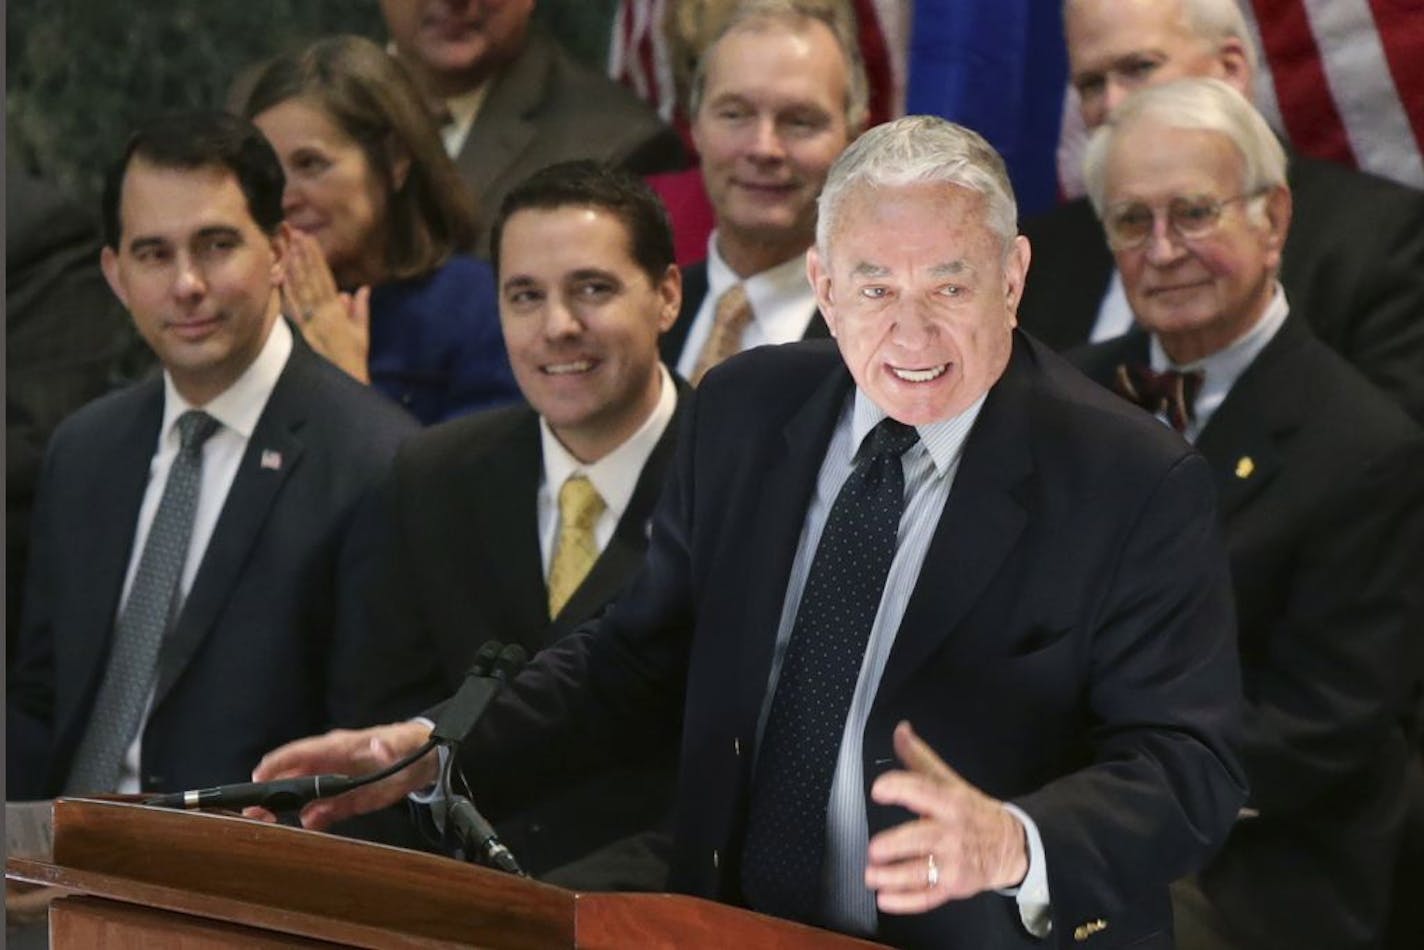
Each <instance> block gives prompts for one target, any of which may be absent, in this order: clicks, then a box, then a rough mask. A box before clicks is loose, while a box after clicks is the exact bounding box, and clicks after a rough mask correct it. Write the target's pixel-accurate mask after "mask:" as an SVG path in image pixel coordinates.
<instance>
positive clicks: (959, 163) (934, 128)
mask: <svg viewBox="0 0 1424 950" xmlns="http://www.w3.org/2000/svg"><path fill="white" fill-rule="evenodd" d="M912 184H946V185H958V186H959V187H961V188H967V189H968V190H970V191H973V192H976V193H978V194H981V195H983V196H984V199H985V201H986V203H987V205H988V213H987V214H986V216H985V224H986V225H987V226H988V228H989V230H990V231H992V232H993V233H994V234H996V235H998V237H999V238H1000V239H1001V240H1002V241H1003V242H1004V246H1005V250H1006V251H1007V249H1008V247H1009V246H1010V244H1011V243H1012V242H1013V239H1014V237H1015V236H1017V234H1018V206H1017V204H1016V203H1015V201H1014V188H1013V185H1011V184H1010V183H1009V173H1008V170H1007V169H1005V167H1004V160H1003V159H1002V158H1001V157H1000V156H999V153H998V152H996V151H994V147H993V146H992V145H990V144H989V143H988V142H986V141H985V140H984V138H983V136H981V135H980V134H979V133H978V132H975V131H973V130H972V129H967V128H965V127H964V126H962V125H956V124H955V123H953V122H950V121H948V120H946V119H941V118H939V117H938V116H932V115H909V116H905V117H904V118H903V119H896V120H895V121H894V122H887V123H885V124H884V125H877V126H876V127H875V128H873V129H871V130H870V131H869V132H866V133H865V134H864V135H862V136H861V137H860V138H858V139H856V141H855V142H854V143H853V144H852V145H851V146H850V147H849V148H847V149H846V150H845V151H844V152H842V153H841V155H840V157H839V158H837V159H836V161H835V164H834V165H832V166H831V170H830V173H829V174H828V175H827V176H826V184H825V187H824V188H822V189H821V196H820V198H819V199H818V201H817V218H816V247H817V248H818V249H819V250H820V253H821V255H822V256H823V257H824V256H826V255H828V254H829V250H830V236H831V235H832V234H834V233H835V228H836V218H837V217H838V215H839V213H840V208H841V205H842V204H844V202H845V199H846V195H847V194H848V193H849V192H850V191H852V190H853V189H855V188H857V187H868V188H893V187H897V186H904V185H912Z"/></svg>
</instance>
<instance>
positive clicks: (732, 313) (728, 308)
mask: <svg viewBox="0 0 1424 950" xmlns="http://www.w3.org/2000/svg"><path fill="white" fill-rule="evenodd" d="M751 322H752V305H751V303H750V302H748V300H747V288H746V287H744V286H742V285H741V284H733V285H732V286H731V287H730V288H728V290H727V291H726V293H724V294H722V296H720V297H718V298H717V310H716V312H715V313H714V314H713V316H712V332H711V333H709V334H707V342H706V343H704V344H702V352H701V353H699V354H698V355H697V365H696V366H694V367H693V368H692V379H691V383H692V385H694V386H696V385H697V384H698V383H700V382H702V377H703V375H704V374H706V372H707V371H708V370H709V369H711V368H712V367H714V366H716V365H717V364H718V363H720V362H722V361H723V360H725V359H726V358H727V357H729V356H735V355H736V354H738V353H740V352H741V351H742V333H743V332H745V331H746V329H747V324H748V323H751Z"/></svg>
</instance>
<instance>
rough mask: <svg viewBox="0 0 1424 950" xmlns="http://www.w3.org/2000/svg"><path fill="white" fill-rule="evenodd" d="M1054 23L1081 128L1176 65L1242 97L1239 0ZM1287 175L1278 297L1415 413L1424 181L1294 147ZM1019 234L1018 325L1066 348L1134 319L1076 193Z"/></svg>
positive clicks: (1247, 59) (1421, 381) (1132, 3)
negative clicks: (1029, 252)
mask: <svg viewBox="0 0 1424 950" xmlns="http://www.w3.org/2000/svg"><path fill="white" fill-rule="evenodd" d="M1064 30H1065V33H1066V37H1067V43H1068V59H1069V64H1070V69H1071V79H1072V82H1073V85H1074V86H1075V87H1076V88H1077V90H1078V96H1079V99H1080V102H1081V107H1082V111H1083V120H1084V123H1085V124H1086V125H1087V127H1088V128H1089V129H1093V128H1096V127H1097V126H1099V125H1101V124H1102V123H1103V122H1104V121H1105V120H1106V119H1107V117H1108V115H1109V114H1110V113H1111V112H1112V110H1113V109H1114V108H1115V107H1116V106H1117V105H1118V103H1120V102H1121V101H1122V99H1123V98H1124V97H1125V96H1126V95H1127V94H1128V93H1130V92H1131V91H1132V90H1134V89H1136V88H1138V87H1141V86H1150V85H1153V84H1155V83H1159V82H1164V81H1167V80H1171V79H1175V78H1179V77H1185V76H1202V77H1211V78H1216V79H1221V80H1223V81H1224V82H1227V83H1229V84H1230V85H1231V86H1233V87H1235V88H1236V90H1237V91H1238V92H1240V93H1241V94H1242V95H1243V96H1245V97H1246V98H1247V99H1248V100H1249V99H1250V98H1251V94H1252V89H1253V86H1254V83H1255V80H1256V70H1257V68H1258V67H1257V55H1256V49H1255V47H1254V45H1253V43H1252V39H1251V36H1250V33H1249V30H1248V28H1247V26H1246V22H1245V19H1244V18H1243V16H1242V14H1241V10H1240V8H1239V7H1238V6H1237V0H1066V2H1065V5H1064ZM1287 174H1288V178H1289V184H1290V189H1291V193H1292V195H1293V197H1294V209H1295V210H1294V221H1293V224H1292V226H1291V229H1290V235H1289V237H1288V238H1287V240H1286V246H1285V248H1284V250H1283V252H1282V259H1281V273H1280V279H1281V283H1282V285H1283V286H1284V287H1285V291H1286V297H1287V299H1289V300H1292V301H1296V300H1298V301H1301V302H1302V303H1307V302H1308V309H1307V310H1306V311H1305V313H1304V314H1303V315H1304V316H1305V318H1306V319H1307V320H1308V321H1309V324H1310V327H1311V329H1312V330H1314V332H1315V335H1316V336H1317V337H1319V338H1320V340H1321V341H1322V342H1324V343H1326V344H1327V345H1328V346H1330V347H1331V348H1332V349H1334V350H1336V351H1337V352H1338V353H1340V354H1341V355H1342V356H1344V357H1345V358H1346V359H1347V360H1349V361H1350V362H1351V363H1352V364H1354V365H1355V367H1356V368H1357V369H1359V370H1360V371H1361V372H1362V373H1364V374H1365V376H1366V377H1367V378H1369V379H1370V381H1371V382H1373V383H1374V384H1375V385H1377V386H1379V387H1380V388H1381V389H1383V390H1384V391H1385V392H1386V393H1388V394H1389V395H1390V396H1392V397H1393V398H1394V399H1395V401H1397V402H1398V403H1399V404H1400V405H1401V406H1403V407H1404V409H1405V411H1406V412H1408V413H1409V414H1410V415H1411V416H1413V417H1414V418H1415V420H1416V421H1421V422H1424V193H1421V192H1419V191H1417V190H1416V189H1412V188H1409V187H1406V186H1404V185H1399V184H1396V183H1394V182H1390V181H1386V180H1385V179H1382V178H1377V177H1375V176H1373V175H1368V174H1364V173H1361V172H1355V171H1351V170H1349V169H1346V168H1344V167H1341V166H1338V165H1334V164H1332V163H1330V162H1324V161H1318V160H1316V159H1312V158H1308V157H1306V156H1303V155H1298V154H1291V155H1290V156H1289V169H1288V172H1287ZM1024 233H1025V234H1026V235H1027V236H1028V237H1029V239H1030V240H1032V241H1033V244H1034V247H1035V249H1036V252H1037V253H1036V255H1035V262H1036V266H1035V267H1034V271H1033V274H1032V275H1031V276H1030V278H1029V283H1028V288H1027V290H1026V291H1025V294H1024V303H1023V308H1022V310H1021V312H1020V319H1021V321H1022V323H1023V327H1024V329H1026V330H1028V331H1029V332H1031V333H1033V334H1035V335H1036V336H1038V337H1039V338H1040V339H1042V340H1043V341H1044V342H1046V343H1048V344H1050V345H1051V346H1054V347H1056V348H1058V349H1066V348H1068V347H1071V346H1076V345H1078V344H1080V343H1084V342H1087V341H1089V340H1093V341H1098V340H1106V339H1109V338H1111V337H1114V336H1117V335H1119V334H1121V333H1124V332H1126V331H1127V330H1128V329H1129V328H1130V327H1131V326H1132V312H1131V307H1130V306H1129V305H1128V303H1127V300H1126V295H1125V293H1124V291H1123V286H1122V279H1121V276H1120V275H1119V274H1118V272H1117V271H1116V270H1115V269H1114V266H1113V259H1112V254H1111V252H1110V251H1109V249H1108V247H1107V245H1106V244H1105V243H1104V242H1103V237H1102V231H1101V229H1100V228H1099V226H1098V223H1097V220H1096V218H1095V217H1094V215H1093V209H1092V207H1091V205H1090V204H1089V202H1088V200H1087V199H1086V198H1083V199H1079V200H1077V201H1073V202H1070V203H1068V204H1066V205H1064V206H1063V207H1061V208H1059V209H1057V210H1056V211H1053V212H1051V213H1049V214H1047V215H1044V216H1042V217H1039V218H1035V219H1031V220H1028V221H1026V222H1024Z"/></svg>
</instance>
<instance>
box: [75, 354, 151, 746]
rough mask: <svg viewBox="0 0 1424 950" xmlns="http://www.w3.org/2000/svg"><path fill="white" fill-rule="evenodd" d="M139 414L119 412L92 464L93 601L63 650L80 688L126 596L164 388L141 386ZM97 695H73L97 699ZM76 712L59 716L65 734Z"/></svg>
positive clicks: (92, 678) (99, 660)
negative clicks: (96, 466)
mask: <svg viewBox="0 0 1424 950" xmlns="http://www.w3.org/2000/svg"><path fill="white" fill-rule="evenodd" d="M142 387H143V390H142V393H141V395H140V397H139V398H140V403H139V408H138V411H137V412H130V411H128V410H127V409H126V408H124V409H120V410H119V412H120V413H121V414H119V415H117V417H116V419H115V424H114V425H113V426H112V427H111V428H109V429H107V430H105V432H104V436H103V438H104V442H103V444H99V445H95V446H93V452H92V453H91V456H90V457H91V458H93V459H96V460H101V464H102V468H103V471H102V473H97V472H96V474H95V476H94V478H93V481H92V485H93V491H92V493H91V494H90V496H89V497H90V500H91V503H90V505H89V513H88V517H89V519H90V520H89V525H90V530H91V532H92V533H91V535H90V549H91V550H92V551H93V552H94V556H93V559H92V561H91V570H92V572H93V573H92V576H91V579H90V588H89V596H86V597H85V598H84V599H83V601H82V602H81V604H80V611H81V613H80V620H79V622H78V623H76V624H75V629H76V630H78V631H79V634H78V635H77V636H76V637H75V638H74V639H73V640H69V639H66V640H65V642H64V643H62V644H59V645H58V646H59V649H62V650H65V651H72V655H71V657H70V658H69V660H70V662H72V663H73V668H74V669H75V670H77V671H79V673H80V677H81V679H80V680H79V682H81V683H97V682H98V680H97V677H98V676H99V675H100V669H101V666H102V664H103V663H104V661H105V657H106V656H107V655H108V645H109V642H110V638H111V635H112V631H113V626H114V616H115V614H116V613H117V611H118V605H119V598H120V596H121V595H122V593H123V584H124V576H125V574H126V573H127V571H128V565H129V560H130V559H131V558H132V556H133V543H134V532H135V528H136V526H137V524H138V511H139V508H140V507H141V506H142V504H143V495H144V491H145V489H146V488H147V487H148V478H149V469H150V467H151V464H152V461H153V453H154V450H155V448H156V446H157V444H158V430H159V428H160V426H162V424H163V382H162V379H161V377H155V378H154V379H152V380H150V381H149V382H146V383H143V384H142ZM94 692H95V690H94V689H87V688H86V689H81V690H78V691H76V693H75V695H82V696H93V695H94ZM75 712H76V710H73V709H70V710H57V711H56V713H57V716H56V723H57V724H58V725H59V726H60V728H61V729H64V728H66V722H67V720H68V718H69V717H70V716H72V715H73V714H74V713H75Z"/></svg>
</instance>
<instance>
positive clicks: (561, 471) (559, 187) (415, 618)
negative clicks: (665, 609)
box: [352, 162, 690, 890]
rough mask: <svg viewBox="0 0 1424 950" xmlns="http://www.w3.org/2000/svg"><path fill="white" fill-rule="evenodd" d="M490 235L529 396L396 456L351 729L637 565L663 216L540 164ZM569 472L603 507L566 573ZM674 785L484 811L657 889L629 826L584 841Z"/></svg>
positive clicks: (657, 435)
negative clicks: (564, 500) (583, 552)
mask: <svg viewBox="0 0 1424 950" xmlns="http://www.w3.org/2000/svg"><path fill="white" fill-rule="evenodd" d="M494 234H495V237H496V240H497V244H496V249H497V253H496V255H495V257H496V261H497V262H498V267H499V279H500V286H501V311H502V314H503V323H504V332H505V339H506V342H507V347H508V350H509V354H510V358H511V362H512V364H513V366H514V368H515V374H516V377H517V378H518V380H519V384H520V387H521V389H522V391H523V392H524V395H525V397H526V398H527V399H528V400H529V406H520V407H517V408H509V409H500V410H496V411H493V412H487V413H481V414H478V415H475V416H472V417H470V418H468V419H462V420H458V421H455V422H451V423H448V424H446V425H441V426H437V427H435V428H433V429H430V430H428V431H426V432H424V433H422V434H421V435H419V436H418V437H416V438H415V439H412V440H411V441H410V442H409V443H408V444H407V445H406V446H405V448H404V449H403V450H402V452H401V454H400V456H399V458H398V459H397V462H396V465H395V470H394V475H393V478H392V484H391V486H390V491H389V492H388V494H389V496H390V505H389V510H390V522H391V523H390V535H389V538H388V539H387V541H386V543H385V544H383V545H382V549H381V564H382V568H383V569H382V571H381V574H380V576H381V582H380V583H379V584H378V585H377V586H376V588H375V591H374V597H373V600H372V613H373V617H374V618H375V622H374V623H373V624H372V630H373V633H374V635H373V636H372V638H371V640H370V642H369V643H368V644H366V645H365V647H364V648H363V650H362V651H361V660H362V667H361V673H360V675H359V678H358V679H357V681H356V682H355V683H353V689H352V693H353V695H354V696H355V697H356V699H357V704H358V708H357V710H356V713H355V715H354V717H353V718H354V719H355V720H356V721H357V722H358V723H360V724H362V725H366V724H370V723H375V722H386V721H389V720H391V719H395V718H400V717H405V716H411V715H415V714H417V713H419V712H421V711H422V710H424V709H427V708H429V707H430V706H432V705H434V704H435V703H437V702H439V701H440V700H442V699H444V698H445V697H446V696H449V695H450V694H451V693H453V692H454V691H455V690H456V689H457V688H458V687H459V686H460V684H461V682H462V681H463V678H464V675H465V670H466V669H468V668H469V666H470V665H471V663H472V661H473V660H474V659H475V655H476V653H477V651H478V650H479V648H480V646H481V645H482V644H484V643H485V642H486V641H489V640H498V641H501V642H506V643H519V644H522V645H523V646H524V647H525V648H526V649H527V650H528V651H529V653H530V654H531V655H532V654H534V653H536V652H538V651H539V650H540V649H542V648H544V647H546V646H548V645H550V644H552V643H555V642H557V641H558V640H559V639H560V638H562V637H563V636H564V635H566V634H567V633H569V632H570V631H571V630H573V628H574V627H575V626H577V625H578V624H580V623H582V622H583V621H585V620H587V619H589V618H590V617H593V616H596V615H597V614H598V613H599V612H600V611H601V610H602V609H603V607H604V606H605V605H606V604H607V603H608V602H609V601H610V600H611V599H612V598H613V597H614V595H616V594H617V593H618V591H619V589H620V588H621V587H622V586H623V584H624V583H625V582H626V581H627V580H628V578H629V577H631V576H632V575H633V573H634V572H635V571H636V570H637V568H638V567H639V565H641V564H642V560H643V554H644V551H645V550H646V548H647V544H648V528H649V524H650V520H651V518H652V512H653V504H654V502H656V500H657V498H658V494H659V492H660V491H661V489H662V484H663V481H664V479H665V478H666V475H667V467H668V463H669V462H670V460H671V457H672V451H673V443H674V433H675V431H676V427H675V426H674V425H673V421H674V418H675V416H676V415H677V414H678V413H679V412H680V411H681V409H682V408H683V407H684V406H685V404H686V402H687V399H688V398H689V396H690V390H688V388H687V386H686V384H682V383H680V382H677V383H675V382H674V380H673V378H672V376H671V375H670V374H669V373H668V371H667V370H666V369H665V368H664V367H663V365H662V364H661V363H660V362H659V360H658V350H657V341H658V336H659V334H660V333H661V332H662V331H663V330H665V329H667V327H668V326H669V325H670V324H671V323H672V321H673V318H674V316H675V315H676V313H677V306H678V291H679V281H678V272H677V268H676V267H675V266H674V264H673V248H672V231H671V228H670V226H669V224H668V220H667V213H666V212H665V211H664V210H663V208H662V205H661V204H659V202H658V200H657V197H656V196H655V195H653V194H652V192H650V191H649V190H648V189H647V188H646V186H644V185H643V184H642V183H641V182H640V181H639V180H638V179H636V178H634V177H632V176H631V175H629V174H628V173H626V172H615V171H610V170H607V169H606V168H603V167H600V166H597V165H595V164H594V163H592V162H570V163H565V164H562V165H555V166H551V167H550V168H547V169H545V170H544V171H542V172H537V173H535V175H534V176H533V177H532V178H531V179H529V180H528V181H526V182H525V183H523V184H521V185H520V186H519V187H517V188H515V190H514V191H512V192H510V194H509V196H508V197H507V198H506V199H505V205H504V208H503V209H502V210H501V213H500V216H499V219H498V220H497V221H496V223H495V228H494ZM570 480H585V481H587V482H590V483H592V485H593V486H594V487H595V488H596V489H597V490H598V495H599V498H600V501H601V506H600V507H601V510H600V511H599V512H598V514H597V516H596V519H595V520H594V522H593V524H592V525H591V527H592V528H593V536H592V537H591V538H589V539H588V541H589V543H590V549H589V551H588V555H589V556H588V557H587V558H586V559H585V560H584V562H583V563H582V565H581V566H576V568H575V570H576V573H579V574H580V576H578V577H570V578H567V579H563V580H560V578H561V577H562V574H563V572H562V571H560V570H559V569H558V566H557V565H558V564H559V563H560V555H559V551H560V548H561V547H564V546H568V545H570V544H575V541H572V540H566V534H565V532H566V531H567V530H569V529H571V528H572V527H574V526H573V525H572V524H570V523H569V521H570V519H573V520H576V515H575V514H574V513H572V512H567V513H566V512H565V511H564V510H563V506H561V505H560V499H561V497H562V488H563V486H564V485H565V484H567V483H568V482H569V481H570ZM566 514H568V516H569V517H567V518H566V517H565V515H566ZM582 571H586V574H585V573H582ZM672 786H673V768H672V763H671V761H670V756H668V757H664V758H663V759H662V760H661V761H655V762H652V763H650V764H647V765H644V766H628V767H621V768H609V769H605V770H602V771H601V772H599V773H598V774H596V775H593V776H590V777H588V778H586V779H585V780H583V781H580V782H578V783H575V784H573V785H570V786H567V787H562V788H557V789H547V790H545V793H544V794H543V795H542V796H541V799H540V800H538V801H533V802H530V801H520V802H510V803H504V805H503V806H501V807H494V806H499V805H500V803H494V802H489V803H482V806H483V807H484V809H485V811H486V813H488V814H489V815H490V817H491V818H493V819H495V820H496V823H497V827H498V830H499V833H500V837H501V838H502V839H503V840H504V842H505V844H506V845H507V846H508V847H509V848H510V849H511V850H512V851H513V852H514V854H515V855H516V856H517V857H518V858H519V860H520V863H521V865H522V866H523V867H524V869H525V870H526V871H528V872H529V873H531V874H534V875H537V876H539V877H543V878H546V879H548V880H552V881H555V882H557V883H561V884H564V885H566V886H569V887H576V888H578V889H580V890H610V889H619V890H628V889H638V890H660V889H661V888H662V887H663V886H664V882H665V879H666V876H667V863H666V857H665V856H663V855H660V854H655V853H652V852H651V851H650V849H649V848H648V847H647V845H648V843H649V842H648V841H647V840H640V841H638V842H634V843H625V844H624V845H621V846H619V847H616V848H613V849H611V850H608V851H604V852H603V853H601V854H599V855H595V856H593V857H589V858H585V856H586V855H589V854H590V853H591V852H594V851H595V850H597V849H599V848H601V847H603V846H605V845H608V844H609V843H610V842H616V841H618V840H619V839H623V838H627V837H629V836H632V835H634V834H635V833H638V832H641V831H643V830H646V829H648V828H650V827H652V826H653V825H654V824H656V823H657V822H658V820H659V819H660V818H661V817H662V816H664V815H666V814H667V811H668V807H669V804H670V802H671V799H672ZM576 859H580V860H579V863H578V864H577V865H574V866H570V867H565V865H569V864H570V862H572V861H574V860H576Z"/></svg>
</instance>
